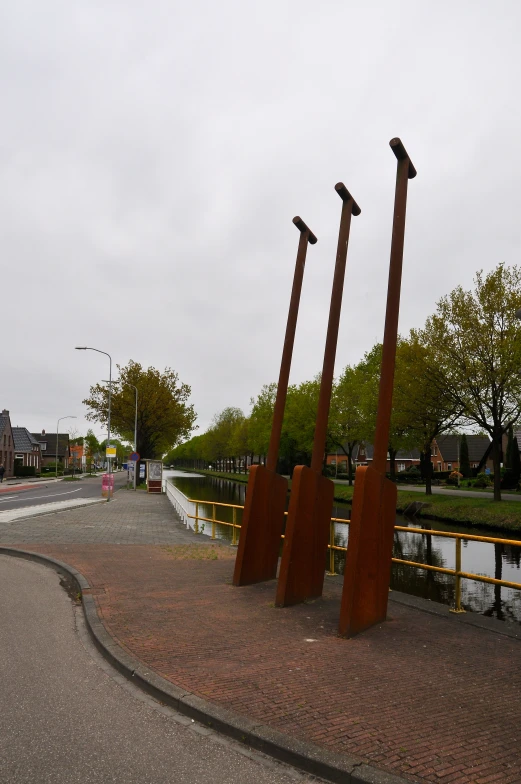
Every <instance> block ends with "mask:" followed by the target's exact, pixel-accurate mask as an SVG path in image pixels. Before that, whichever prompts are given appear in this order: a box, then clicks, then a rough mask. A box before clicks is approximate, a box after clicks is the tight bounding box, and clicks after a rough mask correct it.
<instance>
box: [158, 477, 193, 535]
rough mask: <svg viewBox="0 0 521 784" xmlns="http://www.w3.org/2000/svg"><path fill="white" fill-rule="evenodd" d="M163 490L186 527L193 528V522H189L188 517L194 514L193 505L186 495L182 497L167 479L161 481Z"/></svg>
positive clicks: (182, 494)
mask: <svg viewBox="0 0 521 784" xmlns="http://www.w3.org/2000/svg"><path fill="white" fill-rule="evenodd" d="M163 490H164V492H165V493H166V497H167V498H168V500H169V501H170V503H171V504H172V506H173V507H174V509H175V510H176V512H177V514H178V515H179V517H180V518H181V520H182V521H183V523H184V524H185V525H186V527H187V528H193V527H194V522H193V520H190V518H189V517H188V515H189V514H195V504H193V503H191V501H189V500H188V498H187V497H186V495H184V493H182V492H181V491H180V490H179V489H178V488H177V487H176V486H175V485H174V483H173V482H171V481H170V480H169V479H163Z"/></svg>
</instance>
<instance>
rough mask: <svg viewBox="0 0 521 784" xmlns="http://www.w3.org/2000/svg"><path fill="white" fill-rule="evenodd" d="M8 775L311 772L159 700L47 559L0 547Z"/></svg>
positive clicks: (194, 779) (186, 776)
mask: <svg viewBox="0 0 521 784" xmlns="http://www.w3.org/2000/svg"><path fill="white" fill-rule="evenodd" d="M0 689H1V694H2V710H1V711H0V781H1V782H2V784H34V782H38V784H51V782H52V784H80V783H81V784H107V783H108V782H118V784H119V783H121V784H173V783H174V782H175V784H225V783H226V784H290V782H300V783H301V784H302V783H304V782H310V781H314V780H315V779H312V778H311V777H309V776H305V775H304V774H301V773H298V772H297V771H295V770H293V769H292V768H288V767H286V766H282V765H280V764H278V763H276V762H274V761H273V760H270V759H269V758H267V757H264V756H263V755H261V754H259V753H257V752H251V751H250V750H248V749H247V748H245V747H242V746H240V744H238V743H235V742H234V741H230V740H228V739H226V738H223V737H221V736H220V735H218V734H217V733H215V732H214V731H212V730H209V729H208V728H206V727H203V726H200V725H198V724H197V723H194V722H193V721H192V720H191V719H188V718H186V717H184V716H182V715H180V714H177V713H176V712H175V711H172V710H170V709H169V708H166V707H165V706H162V705H160V704H159V703H157V702H155V701H154V700H152V699H151V698H150V697H148V696H146V695H144V694H143V693H142V692H141V691H139V690H138V689H137V688H136V687H134V686H132V684H130V683H129V682H128V681H127V680H126V679H125V678H123V677H122V676H121V675H119V674H117V673H116V672H115V671H114V670H113V669H112V668H111V667H110V665H108V664H107V663H106V662H105V660H104V659H102V657H101V656H100V654H99V653H98V652H97V651H96V650H95V649H94V646H93V645H92V643H91V642H90V638H89V637H88V633H87V631H86V630H85V626H84V621H83V612H82V610H81V608H79V607H75V606H74V605H73V603H72V601H71V599H70V598H69V597H68V595H67V594H66V593H65V591H64V590H63V589H62V588H60V586H59V578H58V575H57V574H56V573H55V572H54V571H52V570H51V569H48V568H47V567H45V566H41V565H39V564H34V563H30V562H27V561H22V560H19V559H16V558H10V557H8V556H0Z"/></svg>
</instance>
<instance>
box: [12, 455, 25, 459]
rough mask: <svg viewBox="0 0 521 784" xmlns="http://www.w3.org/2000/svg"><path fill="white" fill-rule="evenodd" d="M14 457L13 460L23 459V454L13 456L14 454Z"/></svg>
mask: <svg viewBox="0 0 521 784" xmlns="http://www.w3.org/2000/svg"><path fill="white" fill-rule="evenodd" d="M14 459H15V460H23V459H24V456H23V455H15V456H14Z"/></svg>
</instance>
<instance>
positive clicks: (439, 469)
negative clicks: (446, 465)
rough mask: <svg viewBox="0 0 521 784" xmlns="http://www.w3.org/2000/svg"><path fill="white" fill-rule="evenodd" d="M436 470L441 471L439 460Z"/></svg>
mask: <svg viewBox="0 0 521 784" xmlns="http://www.w3.org/2000/svg"><path fill="white" fill-rule="evenodd" d="M438 471H441V463H440V461H439V460H438Z"/></svg>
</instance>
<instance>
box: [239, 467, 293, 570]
mask: <svg viewBox="0 0 521 784" xmlns="http://www.w3.org/2000/svg"><path fill="white" fill-rule="evenodd" d="M287 492H288V480H287V479H285V478H284V477H283V476H280V474H276V473H275V472H274V471H270V470H269V469H267V468H266V467H265V466H263V465H257V466H252V468H251V469H250V476H249V478H248V487H247V489H246V502H245V505H244V513H243V518H242V524H241V533H240V537H239V547H238V549H237V558H236V560H235V570H234V573H233V584H234V585H237V586H238V585H252V584H253V583H260V582H263V581H264V580H274V579H275V577H276V576H277V565H278V560H279V553H280V545H281V536H282V531H283V528H284V512H285V511H286V496H287Z"/></svg>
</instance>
